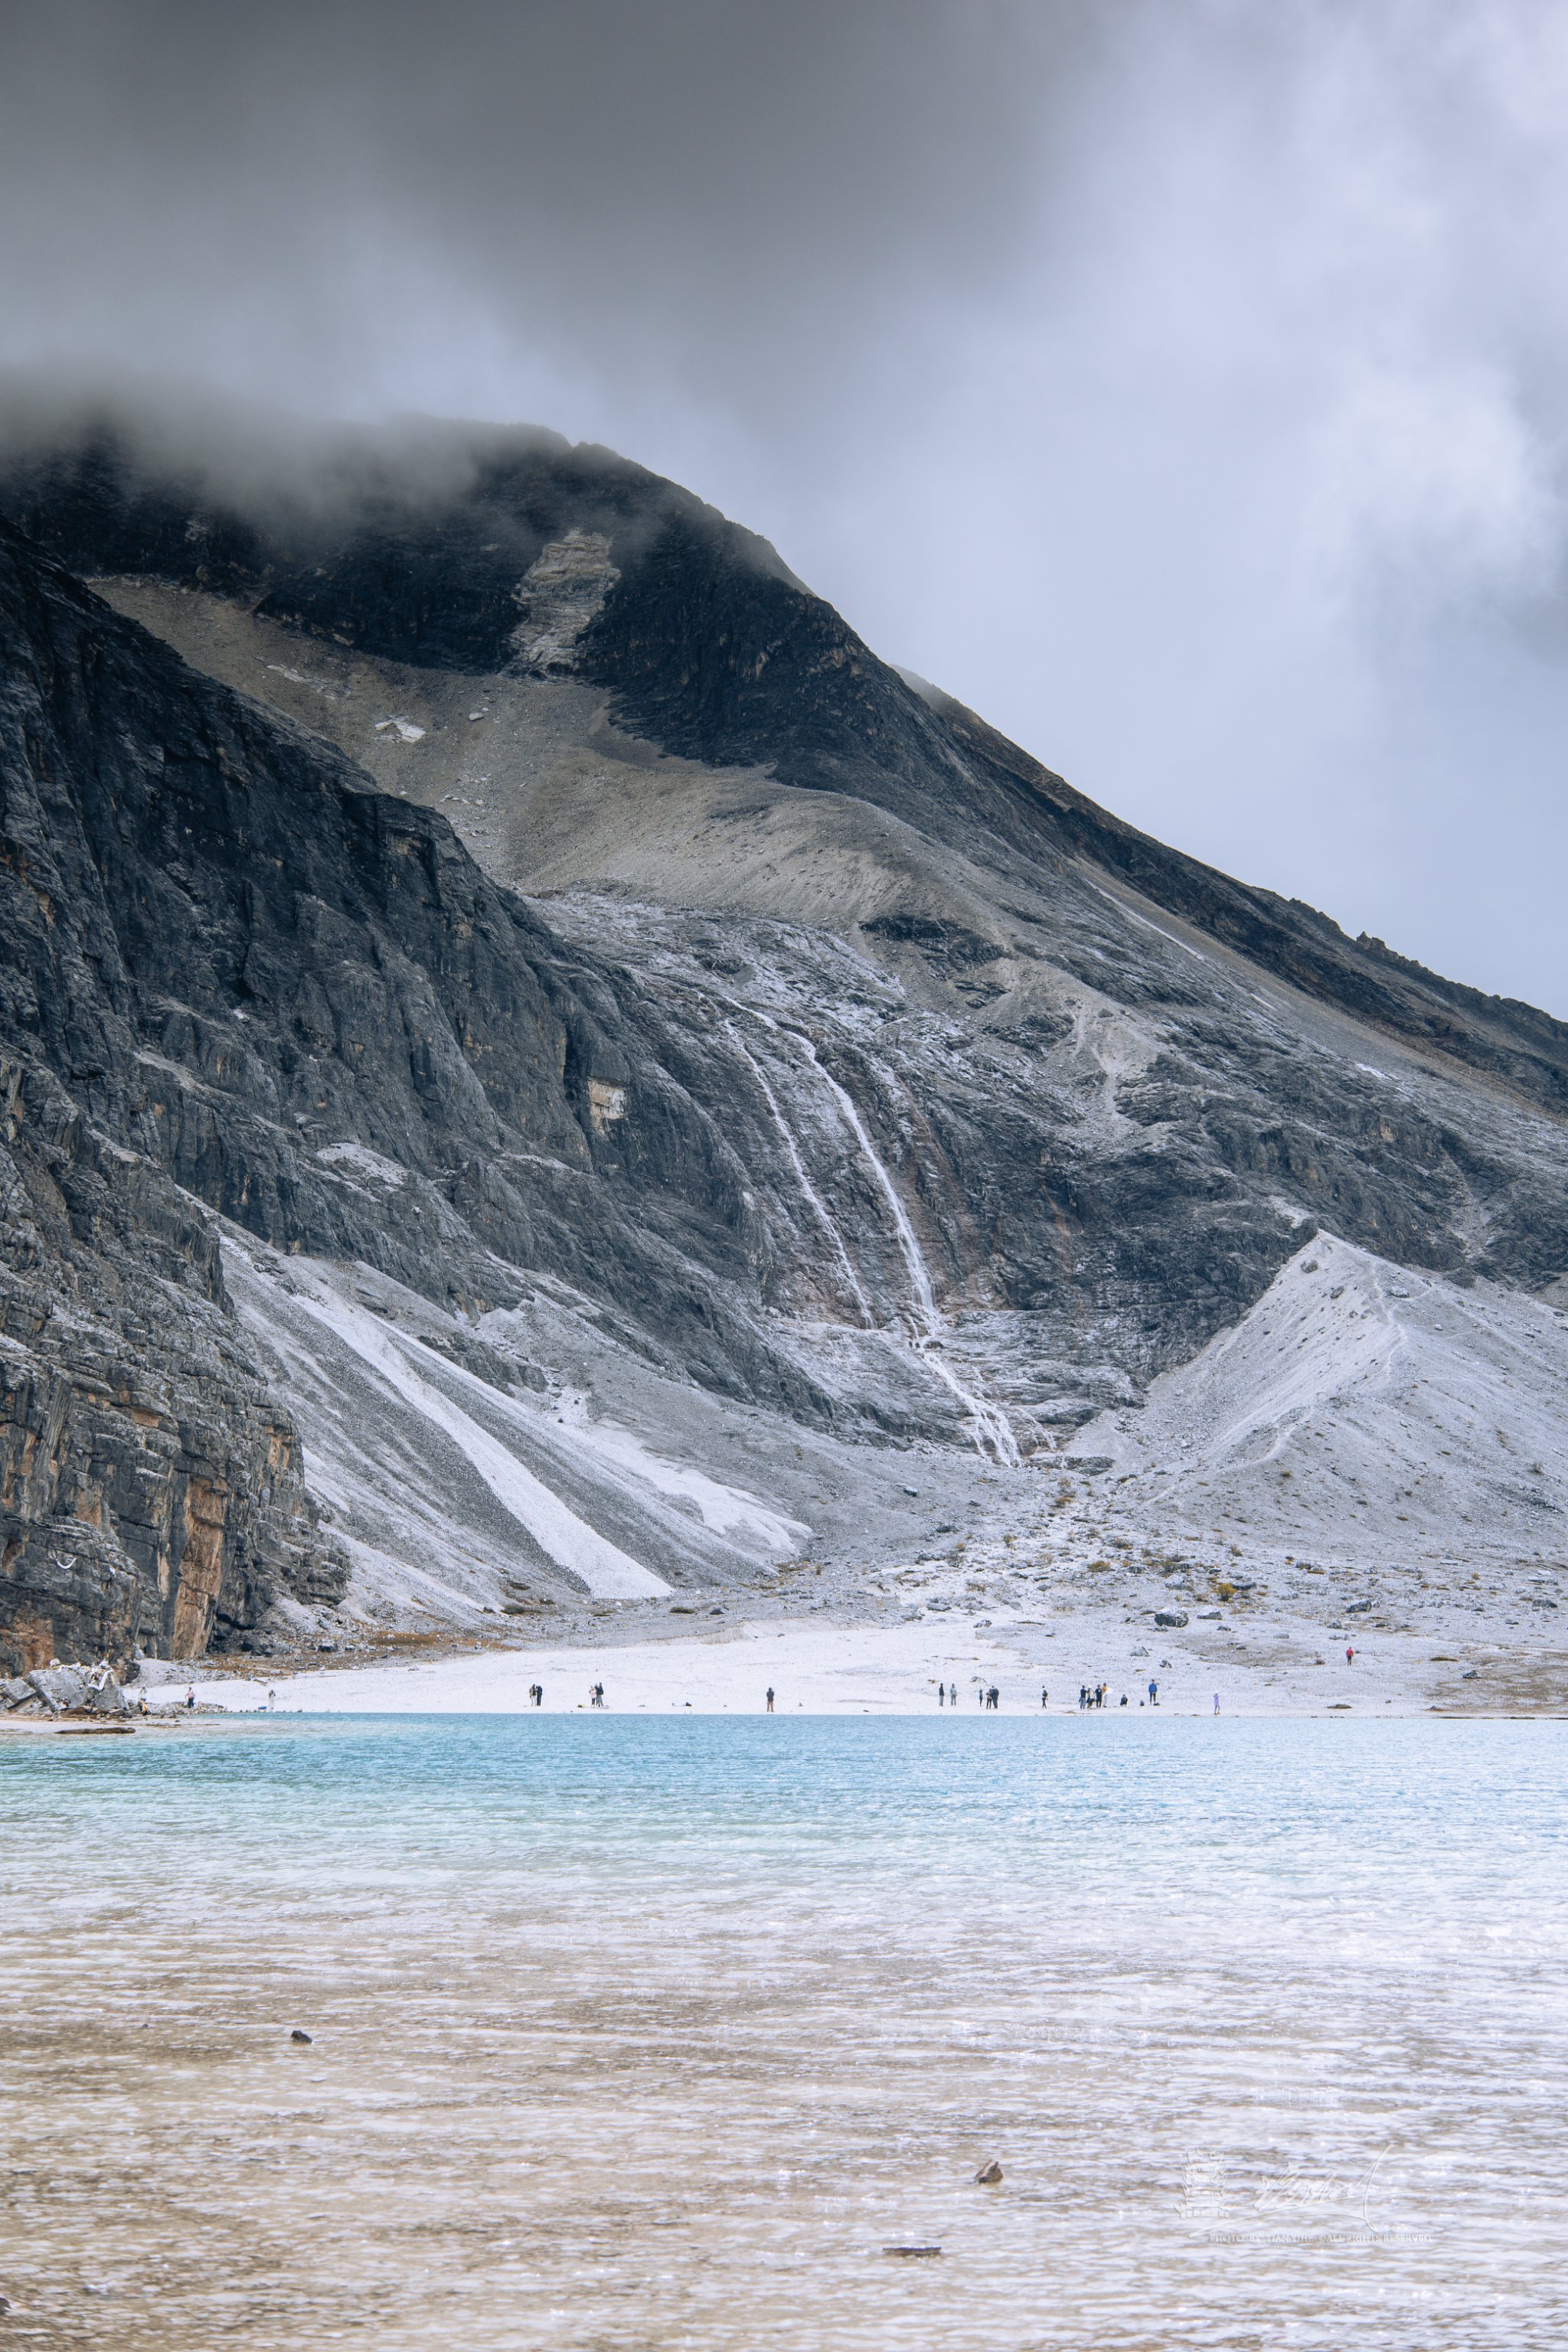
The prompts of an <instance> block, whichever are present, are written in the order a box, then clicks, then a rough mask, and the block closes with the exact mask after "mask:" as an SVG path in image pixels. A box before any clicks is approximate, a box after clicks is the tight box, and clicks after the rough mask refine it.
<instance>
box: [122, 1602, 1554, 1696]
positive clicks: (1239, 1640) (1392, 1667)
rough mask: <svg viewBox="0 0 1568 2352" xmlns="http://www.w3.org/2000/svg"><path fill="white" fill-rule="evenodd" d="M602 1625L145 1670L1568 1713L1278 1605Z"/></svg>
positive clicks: (631, 1689)
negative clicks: (422, 1652)
mask: <svg viewBox="0 0 1568 2352" xmlns="http://www.w3.org/2000/svg"><path fill="white" fill-rule="evenodd" d="M639 1613H640V1612H639ZM605 1633H607V1634H608V1635H609V1638H607V1639H605V1638H598V1639H595V1638H593V1637H592V1635H589V1636H588V1637H587V1638H584V1629H582V1628H580V1627H574V1628H573V1629H572V1630H571V1632H570V1633H568V1634H567V1635H566V1637H565V1638H563V1639H558V1640H555V1641H551V1640H548V1639H545V1640H540V1641H537V1642H532V1643H526V1644H520V1645H518V1646H515V1647H514V1646H511V1645H510V1644H509V1645H507V1646H505V1647H502V1646H500V1645H498V1644H494V1643H490V1644H486V1645H483V1646H479V1645H475V1646H471V1647H466V1648H452V1649H448V1650H445V1651H443V1652H442V1653H441V1654H435V1655H426V1656H419V1657H415V1658H410V1657H406V1656H403V1657H397V1656H393V1657H380V1658H374V1659H367V1660H354V1661H353V1662H352V1663H349V1662H345V1663H344V1664H332V1665H326V1664H321V1665H318V1664H314V1663H312V1664H310V1665H309V1666H301V1665H300V1664H298V1663H296V1662H295V1661H292V1660H290V1661H283V1660H279V1661H278V1662H277V1664H276V1666H275V1667H274V1668H273V1670H272V1671H270V1672H268V1671H267V1669H265V1668H263V1667H262V1666H260V1665H259V1664H250V1663H249V1662H247V1664H245V1665H244V1666H243V1667H235V1668H229V1667H216V1666H215V1664H213V1663H212V1662H209V1661H205V1660H204V1661H199V1662H195V1664H192V1665H191V1666H189V1667H174V1666H170V1665H163V1666H161V1667H158V1668H155V1669H153V1670H152V1672H153V1673H156V1674H157V1675H159V1676H160V1679H159V1680H158V1681H157V1682H155V1683H153V1681H152V1679H151V1674H150V1675H149V1686H148V1687H147V1689H146V1697H147V1701H148V1704H149V1706H151V1707H153V1708H155V1709H158V1710H163V1709H165V1708H169V1707H177V1706H180V1705H182V1704H183V1702H184V1694H185V1691H186V1689H187V1687H189V1686H192V1685H194V1687H195V1691H196V1696H197V1699H198V1702H199V1703H200V1704H201V1705H202V1706H218V1707H221V1708H223V1709H224V1710H225V1711H227V1712H247V1711H252V1710H255V1709H258V1708H261V1707H265V1706H267V1705H268V1692H269V1691H270V1692H271V1693H272V1695H273V1696H272V1705H273V1706H274V1707H275V1709H277V1710H279V1711H289V1712H293V1711H303V1712H307V1713H311V1714H447V1713H475V1714H511V1713H522V1712H525V1711H531V1701H530V1698H529V1696H528V1693H529V1686H530V1685H531V1684H534V1683H538V1684H541V1685H542V1687H543V1691H544V1704H543V1711H544V1712H546V1713H551V1714H557V1713H571V1712H575V1711H578V1710H580V1709H586V1708H587V1707H588V1706H589V1691H590V1685H592V1684H594V1683H600V1682H602V1683H603V1684H604V1685H605V1704H606V1706H608V1707H609V1708H610V1709H611V1710H612V1711H616V1712H620V1713H647V1714H677V1713H686V1712H688V1711H689V1712H691V1713H693V1714H721V1713H724V1714H756V1713H761V1712H763V1710H764V1708H765V1705H766V1693H767V1691H768V1689H769V1687H770V1686H771V1687H772V1688H773V1692H774V1695H775V1696H774V1706H775V1710H776V1712H777V1713H779V1714H781V1715H798V1714H806V1715H845V1714H868V1715H872V1714H877V1715H888V1714H896V1715H936V1714H938V1713H939V1712H940V1713H945V1712H946V1709H945V1708H939V1706H938V1699H937V1686H938V1683H939V1681H940V1682H941V1683H942V1684H943V1685H946V1686H947V1687H948V1688H949V1689H950V1690H951V1689H952V1687H953V1686H954V1685H956V1688H957V1692H958V1700H957V1706H958V1709H959V1711H961V1712H967V1713H971V1714H973V1713H978V1712H980V1711H981V1710H980V1706H979V1699H978V1693H979V1691H980V1690H981V1689H983V1688H985V1687H988V1686H989V1685H993V1684H994V1685H996V1687H997V1689H998V1691H999V1693H1000V1709H1001V1712H1003V1713H1005V1714H1008V1715H1019V1714H1027V1715H1038V1714H1039V1713H1040V1712H1041V1711H1042V1694H1047V1693H1048V1709H1047V1711H1048V1712H1049V1713H1051V1714H1053V1715H1056V1714H1063V1713H1076V1712H1077V1711H1078V1691H1079V1685H1080V1684H1087V1685H1095V1684H1097V1683H1100V1682H1104V1683H1106V1684H1107V1685H1109V1688H1108V1693H1107V1699H1106V1711H1107V1712H1115V1713H1117V1714H1122V1713H1126V1714H1129V1715H1132V1714H1136V1713H1138V1712H1139V1711H1140V1708H1141V1707H1142V1708H1143V1709H1145V1710H1146V1708H1147V1705H1148V1685H1149V1683H1150V1682H1151V1680H1152V1681H1154V1682H1156V1683H1157V1684H1158V1685H1159V1700H1158V1704H1159V1708H1160V1711H1161V1713H1162V1714H1166V1715H1172V1714H1179V1715H1212V1714H1213V1713H1214V1712H1215V1696H1216V1695H1217V1696H1218V1699H1219V1712H1220V1713H1221V1714H1223V1715H1245V1716H1302V1715H1319V1714H1326V1713H1351V1714H1359V1715H1378V1716H1388V1715H1415V1714H1427V1713H1431V1712H1434V1711H1436V1712H1439V1713H1451V1714H1458V1715H1468V1716H1487V1715H1552V1716H1555V1715H1563V1714H1568V1698H1565V1696H1564V1694H1565V1692H1568V1660H1563V1659H1562V1658H1559V1657H1556V1656H1554V1655H1553V1656H1547V1655H1543V1654H1542V1653H1541V1652H1540V1651H1537V1650H1535V1649H1533V1648H1531V1647H1528V1646H1526V1645H1522V1644H1519V1643H1497V1642H1489V1641H1484V1640H1483V1641H1476V1640H1468V1641H1460V1640H1458V1639H1453V1638H1450V1639H1449V1640H1447V1641H1446V1642H1445V1641H1442V1640H1439V1639H1436V1638H1435V1637H1434V1636H1433V1635H1431V1634H1429V1633H1428V1634H1421V1633H1415V1632H1413V1631H1411V1632H1407V1631H1400V1632H1397V1633H1395V1632H1388V1631H1378V1630H1366V1631H1363V1629H1362V1628H1360V1627H1353V1626H1352V1629H1351V1630H1350V1631H1349V1632H1348V1633H1347V1632H1346V1631H1344V1630H1342V1629H1339V1630H1336V1631H1335V1632H1333V1633H1325V1632H1324V1630H1323V1628H1322V1627H1321V1625H1319V1626H1316V1627H1313V1626H1310V1625H1308V1624H1304V1623H1301V1622H1298V1621H1295V1620H1292V1619H1288V1618H1279V1617H1270V1618H1269V1619H1268V1621H1266V1622H1261V1623H1259V1622H1255V1621H1251V1620H1249V1621H1247V1623H1246V1626H1245V1631H1243V1630H1242V1629H1241V1628H1239V1627H1237V1626H1236V1625H1233V1624H1226V1623H1223V1622H1222V1623H1221V1624H1219V1625H1217V1626H1211V1625H1207V1624H1195V1625H1194V1624H1189V1625H1188V1626H1186V1627H1184V1628H1180V1629H1173V1630H1160V1631H1155V1632H1151V1631H1150V1630H1149V1628H1148V1627H1147V1625H1146V1624H1141V1623H1139V1622H1128V1621H1126V1620H1125V1619H1123V1618H1121V1614H1120V1612H1114V1613H1113V1612H1110V1611H1106V1612H1104V1613H1103V1614H1100V1613H1098V1612H1097V1613H1095V1614H1089V1613H1088V1612H1085V1613H1082V1614H1074V1615H1072V1616H1068V1617H1060V1618H1058V1619H1056V1620H1055V1621H1054V1622H1049V1623H1045V1622H1038V1621H1035V1620H1024V1621H1020V1622H1014V1623H1002V1622H996V1620H995V1619H993V1620H992V1621H991V1622H987V1623H984V1624H982V1625H977V1624H974V1623H973V1622H969V1621H967V1620H963V1619H960V1620H958V1621H957V1622H953V1621H951V1620H950V1621H948V1622H941V1621H934V1620H932V1619H930V1618H921V1619H916V1620H914V1621H912V1622H910V1621H909V1620H907V1619H906V1620H904V1621H902V1622H899V1621H892V1622H889V1621H888V1620H886V1619H883V1620H881V1621H876V1620H873V1621H871V1622H866V1621H865V1620H864V1619H863V1618H862V1619H860V1620H859V1621H858V1622H832V1621H826V1622H821V1621H819V1622H813V1623H808V1624H803V1623H799V1622H788V1621H782V1622H781V1621H780V1620H779V1619H778V1618H776V1617H770V1616H755V1617H745V1618H740V1619H736V1618H729V1619H727V1620H726V1621H725V1622H724V1623H723V1624H721V1625H719V1626H715V1627H712V1628H710V1629H709V1628H704V1629H703V1630H701V1631H698V1630H697V1629H695V1628H693V1629H690V1630H688V1629H687V1628H685V1627H684V1626H682V1627H681V1628H680V1629H679V1631H678V1630H676V1629H674V1628H671V1627H668V1622H667V1621H665V1622H659V1623H658V1626H657V1629H656V1627H655V1626H652V1625H648V1626H647V1627H646V1628H645V1626H644V1625H643V1624H641V1623H637V1622H633V1623H630V1624H617V1625H616V1626H615V1627H614V1628H613V1629H612V1628H608V1627H607V1628H605ZM1347 1644H1348V1645H1349V1646H1351V1647H1352V1648H1353V1649H1354V1651H1355V1656H1354V1659H1353V1661H1352V1662H1347V1660H1346V1657H1345V1648H1346V1646H1347ZM163 1677H167V1679H163ZM1124 1693H1125V1694H1126V1696H1127V1700H1128V1705H1127V1706H1126V1708H1125V1709H1123V1708H1122V1706H1121V1698H1122V1696H1123V1694H1124Z"/></svg>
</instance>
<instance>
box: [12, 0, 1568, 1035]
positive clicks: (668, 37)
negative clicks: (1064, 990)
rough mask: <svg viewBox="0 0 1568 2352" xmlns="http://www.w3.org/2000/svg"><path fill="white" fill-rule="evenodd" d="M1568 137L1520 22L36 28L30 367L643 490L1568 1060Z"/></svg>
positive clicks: (353, 11)
mask: <svg viewBox="0 0 1568 2352" xmlns="http://www.w3.org/2000/svg"><path fill="white" fill-rule="evenodd" d="M1565 129H1568V17H1564V16H1563V15H1562V14H1561V13H1560V12H1556V11H1552V10H1543V9H1542V8H1540V7H1539V5H1533V0H1530V4H1529V5H1526V0H1420V5H1415V0H1345V5H1336V0H1121V5H1116V0H1110V5H1089V0H1083V5H1066V0H1059V5H1049V0H1046V5H1041V0H1035V5H1007V4H1006V0H964V5H957V0H949V5H939V0H849V5H844V0H839V5H835V6H824V5H818V0H795V5H792V6H790V7H789V8H787V9H781V8H777V7H774V6H772V5H753V4H752V0H733V5H718V0H661V5H654V6H649V5H646V0H645V5H630V0H576V5H556V4H555V0H552V5H527V0H523V5H518V0H510V5H500V0H455V5H448V6H447V7H446V8H444V9H442V10H432V9H430V8H428V7H427V6H417V7H416V6H414V5H405V0H381V4H380V5H365V0H359V5H342V0H339V5H331V0H326V5H321V0H317V5H312V6H310V7H306V6H303V5H271V6H266V5H257V6H255V7H252V8H247V9H245V10H215V9H213V8H211V7H210V6H208V5H189V4H188V0H184V4H183V0H157V5H154V0H115V5H102V0H90V5H89V0H50V5H47V6H46V5H37V0H12V5H11V6H10V7H9V8H8V9H7V11H6V12H5V20H4V26H3V29H0V200H3V201H4V205H5V218H6V220H7V224H8V227H7V236H6V238H5V244H4V249H3V251H0V360H5V361H7V362H24V363H38V362H55V363H58V362H67V363H69V364H71V365H73V366H77V367H88V368H91V369H93V370H95V371H96V372H98V373H100V374H102V373H110V374H114V375H123V374H125V373H127V372H152V373H156V374H157V375H159V376H161V377H164V378H169V377H174V378H175V379H178V380H181V381H184V382H185V383H190V384H191V385H193V386H199V385H202V384H213V385H216V386H218V387H221V388H224V389H226V390H230V391H239V392H242V393H244V394H247V395H250V396H253V397H257V398H261V399H268V400H272V401H276V402H278V403H280V404H283V405H284V406H286V407H289V408H293V409H295V410H297V411H299V412H300V413H301V414H303V415H345V416H350V417H363V418H371V417H377V416H382V415H388V414H394V413H397V412H401V411H408V410H423V411H426V412H432V413H440V414H452V415H468V416H481V417H489V418H494V419H498V420H511V419H521V418H528V419H531V420H534V421H537V422H539V423H541V424H545V425H552V426H554V427H556V428H558V429H559V430H561V431H563V432H564V433H566V434H567V435H569V436H572V437H574V438H585V439H593V440H599V441H605V442H607V443H609V444H610V445H611V446H615V447H617V448H620V449H622V450H624V451H625V452H626V454H627V455H628V456H630V457H636V458H638V459H640V460H641V461H642V462H644V463H645V464H648V465H651V466H654V467H658V469H659V470H660V471H664V472H668V473H671V474H673V475H675V476H676V477H677V478H679V479H681V480H683V481H685V482H687V483H688V484H689V487H690V488H693V489H695V490H697V491H698V492H699V493H700V495H701V496H703V497H705V498H708V499H712V500H713V501H714V502H715V503H716V504H719V505H721V506H722V507H724V508H725V509H726V510H727V511H729V512H731V514H733V515H735V516H736V517H737V519H739V520H743V521H745V522H747V523H749V524H751V525H752V527H754V528H755V529H757V530H761V531H763V532H764V533H765V534H766V535H767V536H768V537H769V538H770V539H772V540H773V541H774V542H775V544H776V545H777V546H778V547H779V549H780V551H781V552H782V553H783V554H784V557H785V559H786V560H787V561H788V562H790V563H791V564H792V565H793V567H794V568H795V570H796V571H797V572H800V573H801V574H802V575H803V576H804V577H805V579H807V580H808V581H809V582H810V583H811V584H812V585H813V586H815V587H816V588H818V589H819V590H820V591H821V592H822V593H824V594H826V595H828V596H830V597H831V598H832V599H833V601H834V602H835V603H836V604H838V605H839V606H840V608H841V609H842V610H844V611H845V613H846V614H847V615H848V617H849V618H850V619H851V620H852V621H853V622H854V623H855V625H857V626H858V628H859V629H861V631H862V632H863V633H864V634H865V635H867V636H868V638H869V639H870V641H871V642H872V643H873V644H874V645H875V646H877V647H878V649H879V651H880V652H882V653H883V654H885V655H886V656H889V658H891V659H895V660H898V661H900V662H904V663H907V664H908V665H909V666H910V667H913V668H915V669H917V670H919V671H921V673H923V674H924V675H926V676H928V677H934V678H936V679H937V680H939V681H940V682H941V683H942V685H943V686H944V687H946V688H948V689H949V690H950V691H951V692H952V693H955V694H958V695H960V696H962V697H963V698H964V699H965V700H967V701H970V702H972V703H973V704H974V705H976V706H977V707H978V708H979V709H982V710H983V711H984V713H985V714H986V716H987V717H989V718H991V719H994V721H995V722H996V723H998V724H999V725H1002V726H1004V727H1005V728H1006V729H1007V730H1008V731H1010V732H1011V733H1013V734H1015V735H1016V736H1017V737H1018V738H1019V740H1022V741H1023V742H1025V743H1026V744H1027V745H1028V747H1029V748H1030V749H1031V750H1033V751H1037V753H1039V754H1040V755H1041V756H1042V757H1044V758H1046V759H1047V760H1048V761H1051V762H1052V763H1053V764H1055V765H1057V766H1058V767H1060V768H1062V769H1063V770H1064V771H1065V772H1067V773H1068V774H1069V775H1070V776H1071V778H1072V780H1073V782H1075V783H1077V784H1079V786H1080V787H1081V788H1082V789H1083V790H1085V791H1088V792H1089V793H1093V794H1094V795H1095V797H1096V798H1098V799H1100V800H1102V801H1104V802H1106V803H1108V804H1110V806H1112V807H1114V808H1115V809H1117V810H1118V811H1119V812H1121V814H1125V815H1127V816H1129V817H1131V818H1132V819H1133V820H1134V821H1135V822H1137V823H1140V824H1146V825H1148V826H1149V827H1150V828H1151V829H1152V830H1153V831H1155V832H1157V833H1159V834H1161V835H1163V836H1164V837H1165V838H1167V839H1170V840H1173V841H1175V842H1177V843H1179V844H1180V845H1182V846H1184V847H1186V848H1190V849H1192V850H1194V851H1196V852H1197V853H1198V854H1199V855H1201V856H1207V857H1209V858H1212V859H1213V860H1214V861H1215V863H1217V864H1220V865H1222V866H1226V868H1227V869H1228V870H1230V871H1232V872H1236V873H1239V874H1241V875H1243V876H1245V877H1247V878H1249V879H1254V880H1258V881H1262V882H1266V883H1268V884H1270V885H1271V886H1272V887H1276V888H1279V889H1282V890H1285V891H1286V892H1288V893H1289V894H1291V895H1296V896H1300V897H1302V898H1309V899H1311V900H1312V901H1314V902H1315V903H1317V904H1319V905H1321V906H1323V907H1325V908H1327V909H1328V910H1329V911H1330V912H1331V913H1332V914H1334V915H1335V916H1336V917H1337V918H1339V919H1341V920H1342V921H1343V922H1345V923H1346V924H1347V926H1348V927H1349V928H1350V929H1361V928H1363V927H1364V928H1366V929H1370V930H1373V931H1375V932H1377V933H1378V934H1379V935H1380V936H1383V937H1385V938H1387V940H1389V942H1390V944H1391V945H1393V946H1395V947H1397V948H1399V949H1401V950H1404V951H1405V952H1407V953H1412V954H1415V955H1419V956H1420V957H1422V958H1423V960H1424V961H1428V962H1431V963H1434V964H1436V965H1437V966H1438V967H1439V968H1441V969H1443V970H1445V971H1449V972H1450V973H1452V974H1453V975H1454V976H1455V977H1458V978H1462V979H1468V980H1471V981H1474V982H1479V984H1482V985H1485V986H1489V987H1494V988H1498V989H1500V990H1503V991H1505V992H1510V993H1516V994H1521V995H1525V996H1528V997H1531V998H1532V999H1534V1000H1535V1001H1537V1002H1541V1003H1546V1004H1547V1005H1548V1006H1549V1007H1550V1008H1551V1009H1552V1010H1554V1011H1556V1012H1559V1013H1568V941H1565V939H1564V935H1563V926H1562V924H1561V921H1560V919H1559V915H1558V907H1557V901H1558V898H1559V897H1560V894H1561V884H1560V876H1561V874H1562V871H1563V852H1564V849H1565V848H1568V796H1565V794H1564V793H1563V769H1564V761H1565V752H1564V746H1565V745H1568V663H1565V657H1564V656H1565V631H1564V600H1563V551H1564V536H1565V530H1568V509H1565V497H1564V450H1563V417H1564V415H1565V413H1568V410H1565V403H1564V392H1565V390H1568V284H1565V279H1568V236H1564V235H1563V224H1564V221H1565V220H1568V139H1565V138H1564V135H1563V134H1564V131H1565Z"/></svg>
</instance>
